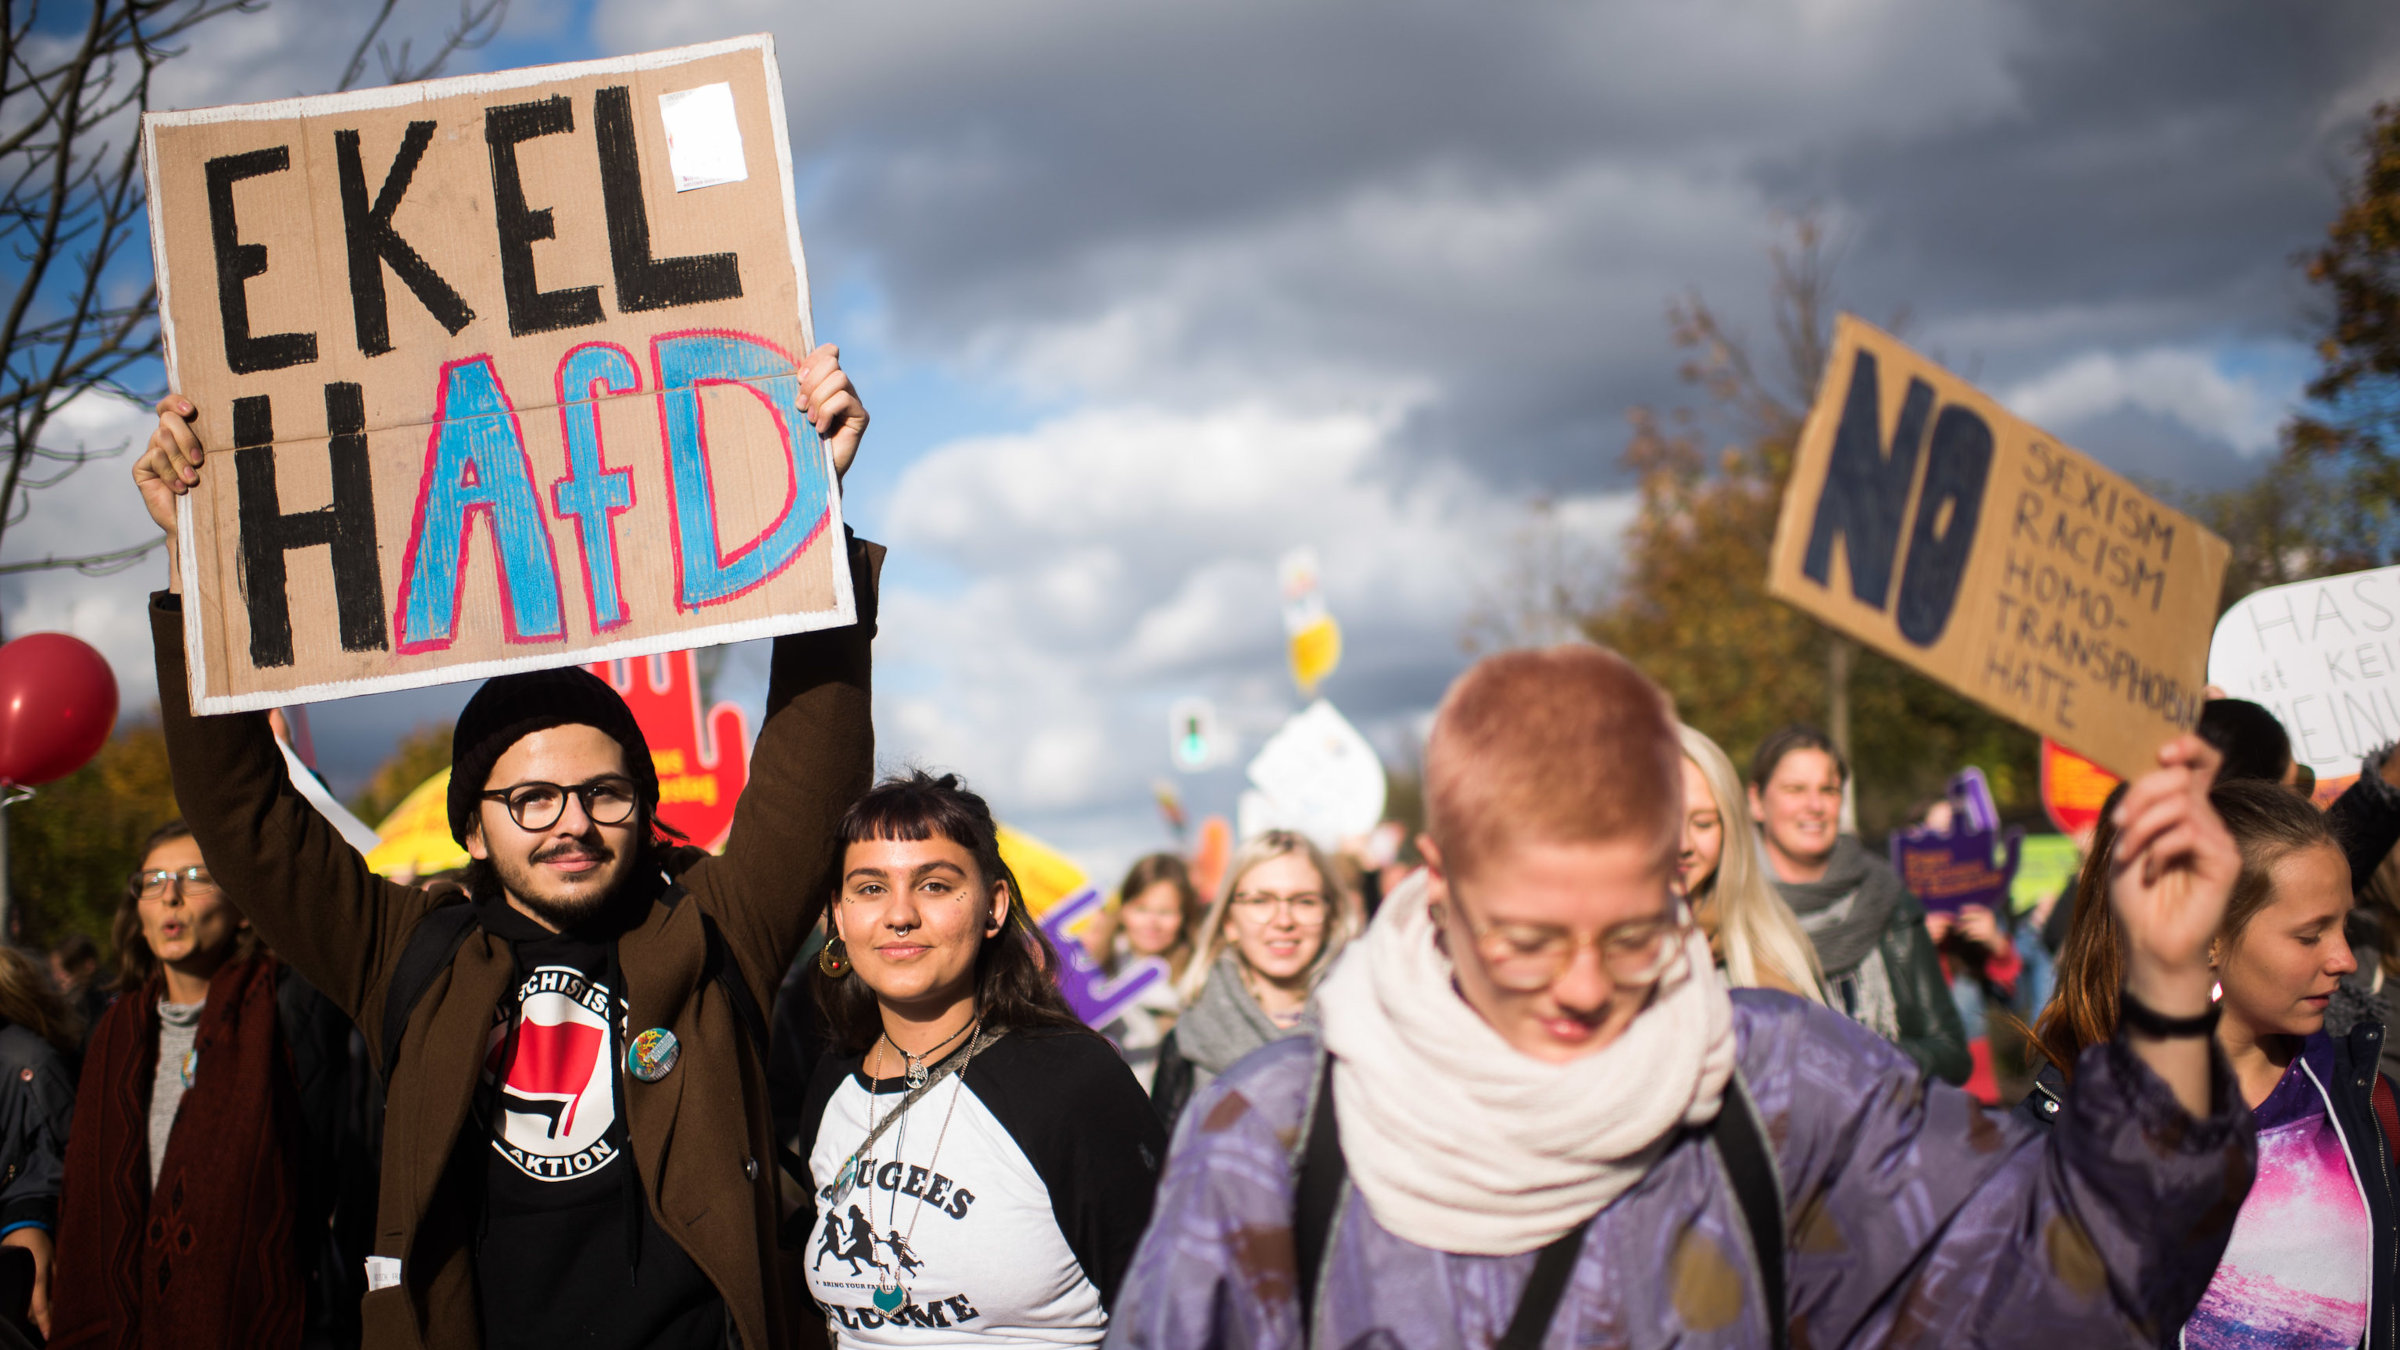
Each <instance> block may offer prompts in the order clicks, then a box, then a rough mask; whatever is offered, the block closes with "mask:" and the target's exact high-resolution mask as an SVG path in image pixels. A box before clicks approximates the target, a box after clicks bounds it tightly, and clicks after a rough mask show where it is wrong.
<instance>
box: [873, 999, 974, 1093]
mask: <svg viewBox="0 0 2400 1350" xmlns="http://www.w3.org/2000/svg"><path fill="white" fill-rule="evenodd" d="M981 1020H982V1019H980V1018H974V1017H970V1018H968V1019H967V1022H966V1026H962V1027H960V1028H959V1029H958V1030H956V1031H953V1032H951V1033H950V1034H949V1035H947V1036H944V1037H943V1038H942V1039H941V1043H940V1044H939V1045H936V1046H934V1047H933V1048H931V1049H929V1050H927V1051H926V1052H925V1053H924V1054H921V1055H912V1054H910V1053H908V1052H907V1051H906V1050H903V1049H901V1048H900V1043H899V1042H898V1041H895V1040H893V1039H892V1033H891V1032H889V1031H886V1032H884V1033H883V1043H884V1044H885V1045H888V1046H890V1047H892V1053H893V1054H895V1055H898V1056H899V1057H900V1062H901V1063H902V1064H903V1065H905V1066H906V1070H905V1072H906V1073H907V1075H908V1085H909V1086H910V1087H912V1088H921V1087H923V1086H925V1077H926V1073H927V1070H926V1068H925V1061H927V1060H929V1059H932V1058H933V1057H934V1056H935V1055H938V1054H940V1053H941V1052H942V1047H943V1046H946V1045H948V1044H950V1042H952V1041H955V1040H957V1039H958V1038H959V1037H961V1036H963V1035H965V1034H966V1032H967V1027H972V1026H974V1025H975V1024H976V1023H977V1022H979V1021H981Z"/></svg>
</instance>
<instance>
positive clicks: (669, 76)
mask: <svg viewBox="0 0 2400 1350" xmlns="http://www.w3.org/2000/svg"><path fill="white" fill-rule="evenodd" d="M142 133H143V137H144V146H145V150H146V152H147V161H148V175H149V200H150V219H151V236H152V237H151V245H152V251H153V253H154V255H155V261H156V266H157V275H158V284H159V305H160V310H161V316H162V326H163V330H164V336H165V346H166V358H167V367H168V374H169V378H170V380H171V381H172V383H173V386H174V388H175V389H177V390H178V391H179V392H181V393H182V394H184V395H185V396H187V397H189V398H190V399H191V400H192V402H193V403H194V405H195V406H197V408H198V409H199V416H198V426H197V429H198V432H199V434H200V437H201V443H202V444H203V445H204V446H207V447H209V448H210V449H212V450H217V451H223V450H226V449H231V451H232V453H231V454H230V456H225V457H224V460H225V461H229V462H222V461H221V460H220V459H219V457H217V456H212V457H211V459H210V463H209V468H208V472H207V473H206V474H205V475H204V476H203V479H202V483H201V487H200V488H199V490H197V491H195V492H193V493H192V494H190V495H189V496H187V497H185V498H184V499H183V504H182V511H181V519H180V521H179V527H180V531H181V536H182V540H183V548H182V567H183V587H184V592H185V595H186V604H185V620H184V622H185V639H186V645H187V650H188V652H189V659H190V662H191V671H192V702H193V706H194V709H195V710H196V711H198V712H203V713H214V712H230V711H235V710H239V709H245V708H259V707H265V706H270V705H273V704H279V703H289V702H294V701H299V700H307V699H318V698H327V697H336V696H346V695H350V694H358V693H367V692H371V691H374V690H379V689H396V688H406V687H410V686H415V685H425V684H435V683H440V682H443V681H448V680H461V679H470V678H476V677H481V676H485V675H490V674H495V673H498V672H501V671H506V670H518V669H528V668H533V667H541V666H560V665H570V664H575V663H578V662H590V661H598V660H606V659H611V658H621V657H630V656H639V655H644V654H648V653H651V652H658V651H668V650H674V649H679V648H686V647H692V646H698V645H704V644H707V643H712V642H725V641H731V640H734V639H738V638H746V637H757V636H763V635H767V634H775V633H786V632H796V631H801V630H806V629H812V628H822V627H829V626H834V625H838V624H845V623H849V622H851V620H852V617H853V600H852V596H851V594H850V585H849V573H848V569H847V568H846V567H845V566H844V565H843V554H842V521H841V503H840V499H839V496H838V494H837V491H836V487H835V483H834V477H833V470H832V464H831V461H830V459H829V457H828V455H827V453H826V451H825V448H824V447H823V446H822V445H821V444H819V443H818V441H817V438H816V436H815V433H814V431H813V430H812V429H811V427H810V425H809V423H808V421H807V419H806V418H805V417H804V416H803V415H802V412H801V409H800V404H799V400H800V387H799V379H798V363H799V362H800V360H801V359H802V358H803V357H805V355H806V353H807V352H808V350H809V347H810V346H811V343H812V340H813V339H812V335H811V332H810V324H809V312H808V283H807V272H806V268H805V265H804V263H803V261H802V258H801V252H800V231H799V225H798V220H797V217H796V215H795V214H794V206H793V187H792V180H791V171H790V159H791V155H790V146H789V139H788V137H787V135H786V132H785V128H784V113H783V99H782V84H781V79H780V77H779V75H778V74H777V71H776V65H775V56H774V50H773V47H772V45H771V43H770V41H769V40H768V39H767V38H765V37H750V38H739V39H735V40H732V41H727V42H718V43H712V44H709V45H706V46H698V47H686V48H681V49H678V50H675V51H667V52H656V53H651V54H649V55H644V56H633V57H624V58H620V59H614V60H607V61H593V62H586V63H583V64H579V65H562V66H545V67H540V68H536V69H529V70H515V71H503V72H500V73H497V74H489V75H476V76H469V77H464V78H458V79H446V80H435V81H432V82H429V83H425V84H415V85H404V86H399V87H395V88H389V89H377V90H371V91H366V92H361V93H352V94H333V95H327V96H324V97H320V98H302V99H289V100H285V101H282V102H277V103H260V104H251V105H247V106H243V107H230V108H207V109H201V110H198V111H191V112H174V113H154V114H151V115H149V116H147V117H145V118H144V119H143V126H142Z"/></svg>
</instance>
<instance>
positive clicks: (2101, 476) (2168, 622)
mask: <svg viewBox="0 0 2400 1350" xmlns="http://www.w3.org/2000/svg"><path fill="white" fill-rule="evenodd" d="M2226 553H2227V549H2226V545H2225V541H2224V540H2222V539H2219V538H2217V537H2216V536H2215V535H2213V534H2210V533H2209V532H2208V531H2207V530H2205V529H2203V528H2202V527H2201V526H2200V525H2199V524H2197V523H2196V522H2194V521H2192V520H2191V519H2189V518H2188V517H2186V516H2183V515H2181V514H2179V513H2177V512H2175V511H2173V510H2170V509H2169V508H2167V507H2166V506H2164V505H2162V504H2160V503H2159V502H2158V501H2157V500H2155V499H2154V498H2152V497H2150V496H2149V495H2148V494H2146V493H2144V492H2142V491H2141V490H2140V489H2138V488H2136V487H2134V485H2133V484H2131V483H2129V482H2127V481H2126V480H2125V479H2123V478H2120V477H2118V476H2117V475H2115V474H2113V473H2110V472H2109V471H2108V470H2106V469H2103V468H2101V467H2100V466H2099V465H2098V464H2096V463H2094V462H2093V461H2092V460H2091V459H2090V458H2088V457H2087V456H2085V455H2083V454H2081V453H2079V452H2077V451H2075V450H2071V449H2069V448H2067V447H2066V446H2064V445H2061V444H2059V443H2058V441H2057V440H2056V439H2055V438H2054V437H2051V436H2049V435H2048V434H2046V433H2044V432H2043V431H2042V430H2041V429H2040V428H2038V427H2035V426H2033V425H2031V424H2030V423H2027V422H2024V421H2021V420H2019V419H2017V418H2015V417H2012V416H2010V415H2009V414H2008V412H2007V411H2006V410H2005V409H2003V408H2002V407H2001V406H2000V405H1999V404H1998V403H1995V402H1993V401H1992V400H1991V399H1990V398H1988V397H1986V396H1985V395H1984V394H1983V393H1981V392H1980V391H1978V390H1977V389H1976V388H1975V387H1974V386H1973V385H1970V384H1968V383H1967V382H1966V381H1964V380H1962V379H1960V378H1958V377H1957V376H1956V375H1953V374H1951V373H1950V372H1948V371H1946V370H1944V369H1942V368H1941V367H1940V366H1937V365H1935V364H1934V363H1933V362H1931V361H1928V360H1926V359H1925V358H1924V357H1922V356H1919V355H1918V354H1917V353H1915V352H1913V351H1910V350H1909V349H1908V348H1907V347H1906V346H1904V345H1902V344H1901V343H1900V342H1899V341H1898V340H1897V339H1895V338H1893V337H1892V336H1891V335H1890V334H1888V333H1885V332H1883V331H1882V330H1880V329H1878V328H1876V327H1875V326H1874V325H1872V324H1869V323H1865V322H1863V321H1861V320H1859V319H1857V318H1854V317H1852V316H1850V315H1847V314H1845V315H1843V316H1842V318H1841V321H1840V323H1839V324H1838V325H1837V326H1836V327H1835V330H1834V345H1833V354H1832V357H1831V358H1830V359H1829V360H1828V361H1827V363H1826V367H1825V384H1824V388H1823V389H1822V390H1821V391H1820V392H1819V394H1818V396H1817V403H1816V406H1815V407H1814V408H1813V409H1811V410H1810V412H1809V417H1808V424H1807V426H1806V427H1805V428H1804V429H1803V431H1802V432H1801V436H1800V445H1799V448H1798V453H1797V455H1796V457H1795V462H1794V465H1793V468H1792V476H1791V482H1790V485H1789V487H1788V488H1787V489H1786V491H1785V493H1784V499H1783V513H1782V517H1781V519H1780V520H1779V522H1778V523H1777V526H1776V530H1775V548H1774V555H1773V559H1772V562H1771V563H1770V566H1769V569H1768V575H1767V589H1768V591H1769V593H1771V594H1773V595H1776V596H1778V597H1781V598H1782V599H1784V600H1788V601H1790V602H1791V603H1792V604H1794V605H1796V606H1798V607H1799V608H1801V609H1803V610H1805V611H1807V612H1808V613H1810V614H1812V615H1814V616H1816V617H1817V618H1818V619H1819V620H1821V621H1823V622H1824V623H1825V624H1826V625H1827V626H1828V627H1831V628H1834V629H1836V630H1837V631H1840V632H1843V633H1847V634H1849V635H1850V636H1852V637H1854V638H1857V639H1858V640H1859V641H1861V642H1864V643H1866V644H1868V645H1869V646H1872V647H1874V648H1875V649H1876V650H1878V651H1881V652H1883V653H1884V654H1886V655H1888V656H1890V657H1892V658H1894V659H1895V660H1898V661H1901V662H1903V663H1905V664H1907V665H1909V666H1912V667H1914V668H1916V669H1917V670H1919V671H1922V672H1923V673H1925V674H1927V675H1929V676H1932V677H1933V678H1934V679H1937V680H1940V681H1941V682H1942V683H1944V684H1946V685H1949V686H1950V687H1951V688H1953V689H1956V690H1958V691H1959V692H1960V693H1962V694H1965V695H1967V696H1968V697H1970V698H1973V699H1975V700H1976V701H1978V702H1980V703H1982V704H1984V705H1985V706H1987V707H1989V708H1991V709H1993V710H1994V711H1996V712H1998V713H2000V714H2001V715H2002V716H2005V717H2009V718H2013V719H2015V720H2016V721H2018V722H2021V723H2023V724H2024V725H2026V726H2028V727H2031V728H2033V729H2034V730H2036V731H2039V732H2041V733H2042V734H2044V735H2046V736H2049V737H2052V738H2053V739H2055V740H2058V741H2060V742H2062V743H2063V744H2066V745H2069V746H2072V747H2074V748H2075V749H2076V750H2078V751H2081V752H2082V753H2084V754H2086V755H2088V756H2090V757H2091V758H2092V759H2094V760H2096V761H2098V762H2099V763H2101V764H2102V765H2105V766H2107V767H2108V768H2110V769H2112V770H2114V771H2116V772H2118V773H2121V774H2122V773H2134V772H2139V771H2140V770H2143V769H2146V768H2148V767H2150V766H2151V764H2152V763H2154V758H2153V757H2154V755H2155V754H2156V752H2157V749H2158V747H2159V745H2160V744H2161V743H2163V742H2165V741H2167V740H2168V739H2170V738H2171V737H2173V736H2175V735H2177V734H2179V733H2181V732H2183V731H2185V730H2188V729H2189V728H2190V727H2191V725H2192V723H2193V722H2194V721H2195V720H2197V718H2198V717H2199V714H2200V703H2201V692H2200V691H2201V686H2202V685H2203V684H2204V683H2205V680H2204V678H2203V675H2204V667H2205V662H2206V655H2207V650H2208V640H2207V634H2208V630H2209V625H2210V621H2211V619H2212V618H2213V617H2214V615H2215V612H2216V601H2217V587H2218V585H2219V583H2220V581H2221V579H2222V578H2223V575H2224V571H2225V558H2226Z"/></svg>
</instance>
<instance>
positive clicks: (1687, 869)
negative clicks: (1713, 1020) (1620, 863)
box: [1676, 726, 1825, 1003]
mask: <svg viewBox="0 0 2400 1350" xmlns="http://www.w3.org/2000/svg"><path fill="white" fill-rule="evenodd" d="M1680 730H1681V731H1682V733H1683V850H1682V852H1681V853H1680V854H1679V855H1678V856H1677V858H1676V872H1677V875H1678V876H1679V877H1680V878H1681V880H1682V882H1683V893H1684V894H1685V895H1686V896H1688V897H1690V899H1691V905H1692V918H1693V919H1694V920H1696V921H1697V922H1698V923H1699V925H1700V927H1701V930H1702V931H1704V932H1706V933H1707V934H1708V946H1709V950H1710V951H1712V952H1714V953H1715V954H1716V958H1717V965H1718V966H1719V967H1720V968H1721V969H1723V970H1724V972H1725V981H1726V983H1728V984H1731V985H1734V986H1736V987H1738V988H1753V989H1780V990H1782V991H1783V992H1785V993H1787V994H1798V995H1799V996H1801V997H1802V998H1805V999H1811V1000H1813V1001H1815V1002H1818V1003H1823V1002H1824V1001H1825V990H1824V984H1823V981H1824V976H1823V974H1822V972H1820V971H1819V970H1818V968H1817V949H1816V947H1815V946H1814V945H1812V944H1811V943H1810V942H1809V940H1808V934H1806V933H1805V932H1802V931H1801V928H1800V920H1799V919H1797V918H1795V917H1794V916H1793V914H1792V908H1791V906H1789V905H1787V904H1785V903H1784V902H1783V897H1782V896H1780V895H1777V894H1776V893H1775V888H1774V887H1773V886H1770V885H1768V884H1767V877H1766V871H1765V869H1764V868H1763V867H1761V866H1760V865H1759V858H1758V835H1757V828H1758V827H1757V826H1755V825H1753V824H1751V822H1750V813H1749V812H1748V811H1746V810H1744V809H1743V803H1744V798H1743V795H1742V776H1741V773H1740V772H1739V771H1738V770H1736V769H1735V768H1734V767H1733V761H1732V760H1731V759H1729V758H1727V757H1726V754H1725V752H1724V751H1723V750H1721V749H1719V748H1718V746H1717V743H1716V742H1715V741H1712V740H1710V739H1709V738H1708V737H1707V735H1706V734H1705V733H1703V732H1701V731H1699V730H1697V729H1696V728H1693V727H1688V726H1686V727H1681V728H1680Z"/></svg>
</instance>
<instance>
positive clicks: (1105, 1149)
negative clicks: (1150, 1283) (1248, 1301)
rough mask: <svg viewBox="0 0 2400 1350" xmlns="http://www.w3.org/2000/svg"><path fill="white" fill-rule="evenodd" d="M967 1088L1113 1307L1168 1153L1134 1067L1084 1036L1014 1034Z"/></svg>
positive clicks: (970, 1073) (978, 1066) (970, 1076)
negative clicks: (1019, 1153)
mask: <svg viewBox="0 0 2400 1350" xmlns="http://www.w3.org/2000/svg"><path fill="white" fill-rule="evenodd" d="M967 1086H968V1087H969V1088H972V1089H973V1090H974V1092H975V1095H976V1096H977V1097H979V1098H981V1099H982V1101H983V1104H984V1105H985V1106H986V1107H987V1108H989V1109H990V1111H991V1113H992V1115H993V1116H994V1117H996V1118H997V1119H998V1120H999V1122H1000V1125H1001V1127H1002V1128H1003V1129H1005V1130H1007V1131H1008V1133H1009V1137H1010V1138H1012V1139H1014V1140H1016V1142H1017V1147H1018V1148H1020V1149H1022V1150H1024V1153H1025V1156H1026V1158H1027V1159H1028V1160H1029V1161H1031V1162H1032V1163H1033V1170H1034V1172H1035V1173H1036V1174H1037V1175H1039V1176H1040V1177H1041V1179H1042V1185H1043V1186H1044V1187H1046V1188H1047V1189H1048V1190H1049V1192H1050V1210H1051V1213H1052V1214H1054V1215H1055V1216H1056V1217H1057V1219H1058V1229H1059V1232H1060V1233H1061V1234H1063V1235H1064V1236H1065V1237H1066V1240H1067V1247H1068V1249H1069V1250H1070V1251H1073V1252H1074V1253H1075V1260H1076V1263H1077V1264H1079V1265H1081V1266H1082V1267H1083V1273H1084V1275H1085V1276H1086V1277H1087V1278H1089V1279H1090V1280H1091V1282H1092V1284H1093V1285H1094V1287H1096V1288H1098V1289H1099V1291H1100V1304H1101V1306H1102V1307H1104V1308H1113V1307H1114V1306H1115V1304H1116V1297H1117V1287H1118V1285H1119V1284H1121V1283H1122V1282H1123V1281H1124V1278H1125V1268H1126V1267H1127V1266H1128V1265H1130V1264H1132V1261H1133V1250H1134V1248H1135V1247H1136V1246H1137V1245H1139V1244H1140V1242H1141V1240H1142V1231H1143V1230H1144V1229H1146V1228H1148V1227H1149V1226H1150V1204H1151V1200H1152V1198H1153V1196H1154V1195H1155V1194H1156V1192H1157V1190H1158V1169H1159V1166H1160V1164H1161V1163H1162V1162H1164V1161H1165V1158H1166V1152H1167V1135H1166V1131H1165V1130H1164V1129H1163V1128H1161V1127H1160V1125H1159V1122H1158V1113H1157V1112H1156V1111H1155V1110H1154V1109H1152V1107H1151V1105H1150V1098H1149V1096H1148V1095H1147V1094H1145V1093H1144V1092H1143V1091H1142V1085H1141V1083H1140V1081H1139V1080H1137V1079H1135V1078H1134V1076H1133V1070H1131V1069H1129V1068H1127V1067H1126V1066H1125V1061H1124V1060H1123V1059H1122V1058H1120V1057H1119V1056H1118V1054H1117V1052H1116V1050H1115V1048H1114V1047H1112V1046H1110V1045H1109V1043H1108V1042H1107V1041H1105V1040H1103V1039H1101V1038H1100V1037H1099V1036H1097V1035H1094V1034H1092V1033H1089V1032H1084V1031H1076V1030H1070V1029H1064V1028H1061V1029H1056V1030H1050V1029H1044V1030H1036V1031H1013V1032H1010V1033H1009V1034H1008V1035H1007V1036H1005V1037H1003V1038H1002V1039H1001V1040H1000V1041H999V1042H998V1043H997V1044H995V1045H993V1046H992V1047H991V1048H990V1049H987V1050H985V1051H984V1052H983V1053H982V1054H980V1055H978V1056H976V1058H975V1063H974V1064H973V1065H972V1066H970V1067H969V1069H968V1070H967Z"/></svg>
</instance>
